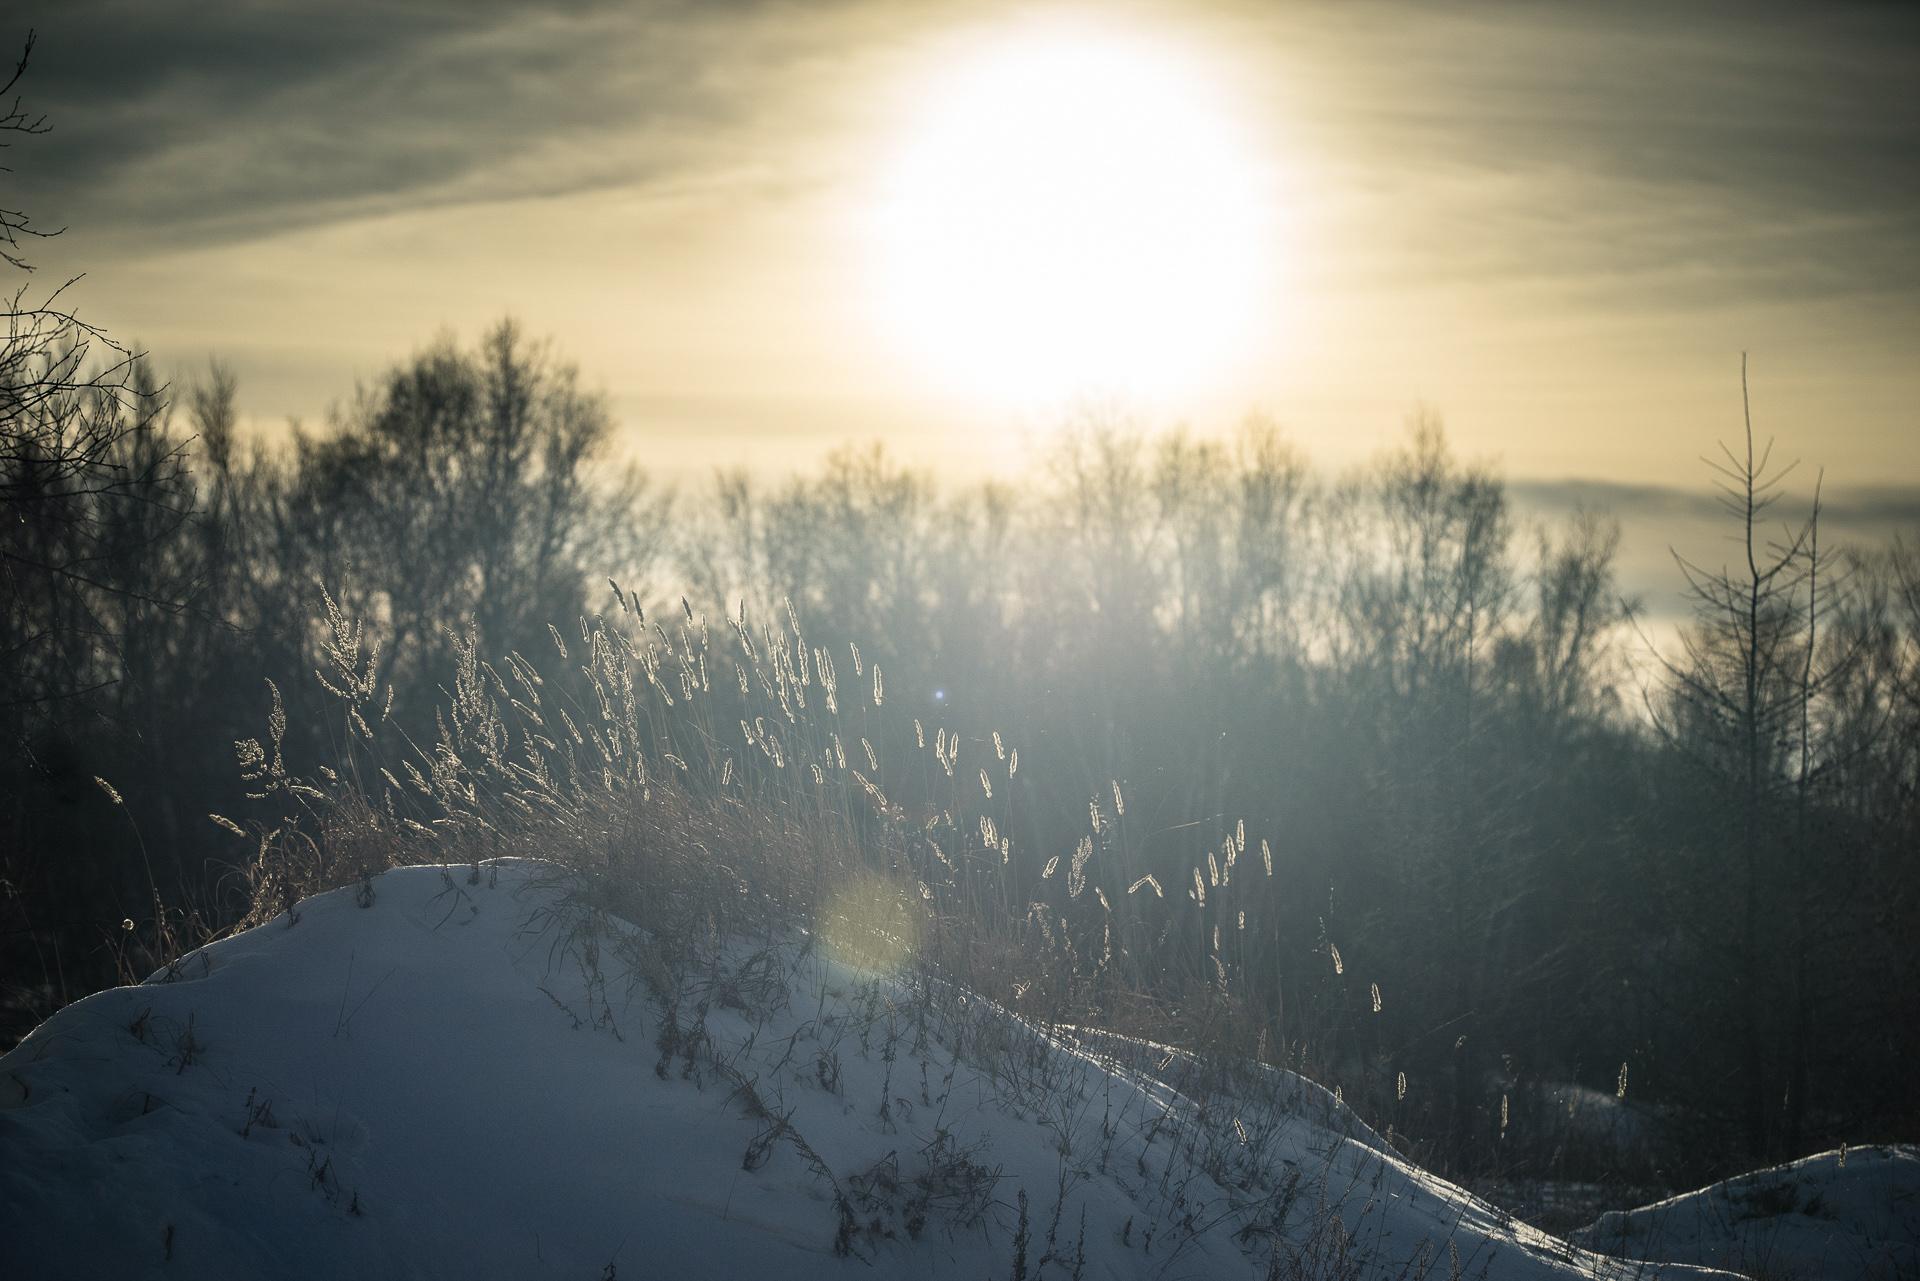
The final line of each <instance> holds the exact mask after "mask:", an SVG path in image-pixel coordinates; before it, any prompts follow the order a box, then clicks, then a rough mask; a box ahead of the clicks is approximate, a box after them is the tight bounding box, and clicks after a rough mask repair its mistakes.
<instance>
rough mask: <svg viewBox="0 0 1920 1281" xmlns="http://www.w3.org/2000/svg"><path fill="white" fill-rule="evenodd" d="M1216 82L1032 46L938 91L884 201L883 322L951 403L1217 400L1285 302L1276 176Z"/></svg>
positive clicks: (1185, 68)
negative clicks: (1210, 395)
mask: <svg viewBox="0 0 1920 1281" xmlns="http://www.w3.org/2000/svg"><path fill="white" fill-rule="evenodd" d="M1205 70H1206V69H1205V68H1203V67H1200V66H1196V65H1194V63H1193V61H1192V60H1191V59H1188V58H1183V57H1181V56H1180V55H1178V54H1176V53H1174V52H1172V51H1170V49H1169V48H1168V47H1167V45H1166V44H1165V42H1163V41H1158V40H1154V39H1151V38H1148V37H1146V36H1144V35H1137V34H1121V33H1116V32H1099V31H1089V30H1086V29H1084V28H1050V29H1045V30H1038V31H1035V30H1027V31H1022V32H1020V33H1018V34H1017V35H1016V36H1014V37H1012V38H1004V39H1001V40H998V41H992V42H988V43H987V45H986V47H984V48H980V49H976V50H973V51H972V52H971V56H968V57H965V58H963V59H961V60H960V62H959V65H957V66H956V67H954V68H953V69H952V70H950V71H948V72H947V73H946V74H944V75H941V76H936V77H932V78H930V80H929V81H928V82H927V83H924V84H922V85H920V86H917V87H916V89H915V91H914V94H913V98H912V102H913V109H912V110H911V111H910V112H909V115H908V120H907V123H906V125H905V127H904V129H903V130H902V133H901V136H900V141H899V145H898V146H897V147H896V148H895V149H894V151H893V154H892V155H891V157H890V162H889V163H888V164H887V166H886V167H885V172H884V177H883V180H882V184H881V189H880V193H879V195H878V198H877V200H876V201H875V203H874V210H875V221H874V226H873V228H872V232H873V234H872V236H871V237H870V239H869V244H870V246H871V255H872V262H871V266H872V268H873V272H874V284H875V290H874V294H875V297H876V300H877V301H878V303H879V315H880V319H881V323H882V324H883V325H884V326H885V327H886V329H887V331H888V334H889V337H890V338H891V339H892V340H894V341H895V342H896V343H897V344H898V346H899V348H900V350H901V351H902V352H903V354H904V355H905V356H907V357H908V358H909V359H911V360H912V361H913V362H914V363H915V364H917V365H918V366H920V367H921V368H922V369H923V370H925V371H927V372H929V373H930V374H932V375H933V376H935V377H937V378H938V379H939V380H940V381H941V382H942V383H943V384H945V385H946V387H947V389H948V390H950V391H953V392H957V393H960V394H964V395H967V396H969V397H972V398H974V399H977V400H983V401H987V402H992V403H995V404H1000V405H1011V406H1020V407H1024V408H1040V407H1045V406H1049V405H1054V404H1058V403H1060V402H1063V401H1068V400H1073V399H1079V398H1083V397H1098V398H1112V397H1119V398H1122V399H1124V400H1127V401H1135V402H1153V401H1159V400H1165V399H1167V398H1177V397H1180V396H1183V395H1187V394H1191V393H1193V392H1195V391H1197V390H1199V389H1202V388H1204V387H1205V386H1206V385H1207V384H1208V382H1209V380H1212V379H1217V378H1219V377H1221V376H1222V374H1223V372H1224V371H1225V370H1226V369H1227V368H1228V367H1229V366H1231V365H1233V364H1234V363H1235V362H1236V361H1238V360H1240V359H1242V358H1244V357H1245V356H1246V355H1247V348H1248V346H1249V344H1250V342H1251V341H1252V340H1253V338H1254V337H1255V335H1256V333H1257V332H1258V330H1259V328H1260V325H1261V323H1262V322H1263V321H1264V320H1265V319H1266V316H1267V313H1268V312H1269V311H1270V310H1271V307H1272V303H1273V297H1272V294H1273V289H1274V285H1273V279H1272V270H1271V269H1272V267H1273V264H1274V259H1275V249H1276V244H1275V241H1276V239H1277V236H1278V228H1277V225H1276V218H1275V209H1274V200H1273V195H1272V191H1271V182H1270V180H1269V178H1268V177H1267V175H1266V173H1265V171H1264V169H1263V166H1262V164H1261V163H1260V161H1259V159H1258V156H1257V153H1256V150H1255V148H1254V147H1253V146H1252V145H1251V143H1250V142H1249V139H1248V135H1247V132H1246V131H1245V130H1244V129H1242V128H1240V127H1238V126H1237V124H1236V118H1235V113H1234V111H1233V110H1232V104H1231V103H1230V102H1229V101H1227V100H1226V98H1225V97H1224V95H1223V94H1222V92H1221V91H1220V90H1219V88H1218V87H1217V85H1216V83H1215V81H1214V79H1213V78H1210V77H1209V76H1208V75H1207V74H1205Z"/></svg>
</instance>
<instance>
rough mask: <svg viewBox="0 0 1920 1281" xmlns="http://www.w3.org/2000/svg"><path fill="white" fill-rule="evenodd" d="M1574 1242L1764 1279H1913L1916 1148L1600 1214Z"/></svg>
mask: <svg viewBox="0 0 1920 1281" xmlns="http://www.w3.org/2000/svg"><path fill="white" fill-rule="evenodd" d="M1575 1235H1576V1237H1577V1238H1578V1239H1579V1240H1581V1241H1582V1242H1584V1243H1586V1244H1588V1245H1591V1246H1593V1247H1595V1248H1597V1249H1605V1250H1617V1251H1620V1252H1623V1253H1625V1252H1632V1253H1634V1254H1638V1255H1643V1256H1647V1257H1651V1258H1659V1259H1671V1260H1675V1261H1678V1262H1686V1263H1704V1264H1712V1265H1714V1266H1717V1267H1723V1268H1731V1269H1734V1270H1737V1271H1740V1272H1750V1273H1756V1274H1759V1275H1763V1276H1765V1277H1767V1278H1769V1279H1770V1281H1815V1279H1816V1278H1826V1277H1859V1278H1863V1279H1868V1278H1871V1279H1882V1278H1884V1279H1886V1281H1892V1279H1893V1278H1897V1277H1915V1276H1920V1148H1913V1147H1865V1148H1848V1149H1844V1150H1835V1151H1832V1152H1822V1153H1820V1154H1819V1155H1817V1156H1810V1157H1807V1158H1805V1159H1804V1160H1800V1161H1795V1162H1792V1163H1791V1164H1788V1165H1780V1166H1774V1167H1773V1168H1771V1169H1767V1170H1756V1171H1754V1172H1753V1173H1751V1174H1743V1175H1741V1176H1740V1177H1738V1178H1735V1179H1728V1180H1727V1181H1725V1182H1724V1183H1716V1184H1714V1185H1713V1186H1712V1187H1707V1188H1702V1189H1700V1190H1699V1191H1697V1192H1689V1193H1687V1194H1686V1195H1685V1196H1678V1197H1673V1198H1671V1199H1670V1200H1666V1201H1661V1202H1659V1203H1657V1204H1655V1205H1649V1206H1644V1207H1642V1208H1641V1209H1638V1210H1632V1211H1625V1212H1615V1213H1612V1214H1606V1215H1602V1216H1601V1217H1600V1219H1599V1220H1598V1221H1597V1222H1595V1223H1593V1224H1592V1225H1591V1226H1589V1227H1586V1228H1583V1229H1581V1231H1580V1232H1578V1233H1576V1234H1575Z"/></svg>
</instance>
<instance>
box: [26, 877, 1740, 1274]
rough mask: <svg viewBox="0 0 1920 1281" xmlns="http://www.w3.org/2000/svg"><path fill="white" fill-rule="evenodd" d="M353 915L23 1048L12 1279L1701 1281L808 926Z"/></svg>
mask: <svg viewBox="0 0 1920 1281" xmlns="http://www.w3.org/2000/svg"><path fill="white" fill-rule="evenodd" d="M364 898H365V896H364V895H361V894H359V893H357V892H356V891H354V890H343V891H338V892H335V893H332V894H328V895H323V896H321V897H318V898H315V899H312V900H309V901H308V902H306V903H304V904H302V905H301V907H300V908H299V912H298V920H297V921H296V922H294V923H291V924H289V922H288V919H287V918H286V917H285V916H283V917H281V918H280V919H278V920H277V921H275V922H273V923H271V924H269V925H267V926H264V927H262V928H260V929H256V930H253V931H250V932H248V933H245V934H241V935H239V936H237V937H234V938H232V939H229V940H226V941H224V942H221V943H218V944H216V945H214V946H212V947H210V948H208V949H206V951H205V952H204V953H203V954H196V955H195V956H194V957H192V958H189V960H188V961H187V962H186V963H185V964H183V965H182V966H180V967H179V968H178V969H177V971H175V972H173V973H171V974H162V975H157V976H156V977H155V978H154V979H153V980H152V981H150V982H148V983H147V984H145V985H142V986H139V987H133V988H121V989H116V990H113V991H108V992H102V993H99V994H97V995H95V996H92V997H89V998H88V999H86V1000H84V1001H81V1002H79V1003H77V1004H75V1005H73V1006H71V1007H69V1008H68V1009H66V1010H63V1011H62V1012H61V1013H60V1014H58V1015H57V1016H55V1017H54V1018H52V1019H50V1020H49V1021H48V1022H47V1023H46V1024H44V1025H43V1026H41V1027H40V1028H39V1029H37V1030H36V1031H35V1032H34V1033H33V1034H32V1035H31V1036H30V1037H29V1038H28V1039H27V1040H26V1041H25V1042H23V1043H22V1044H21V1045H20V1046H19V1047H18V1048H17V1049H15V1050H14V1051H13V1052H11V1053H9V1054H8V1055H6V1056H5V1057H4V1058H0V1276H5V1277H8V1278H31V1277H42V1276H60V1277H71V1276H112V1277H116V1278H133V1277H170V1276H185V1277H195V1278H228V1277H232V1278H240V1277H267V1276H272V1277H286V1278H299V1277H336V1276H344V1275H350V1274H358V1275H360V1276H363V1277H369V1278H371V1277H388V1276H407V1277H448V1278H454V1277H458V1278H463V1279H464V1278H492V1277H499V1278H544V1277H553V1278H572V1279H575V1281H592V1279H593V1278H605V1277H620V1278H634V1277H642V1278H646V1277H674V1278H679V1277H755V1276H780V1277H782V1278H792V1279H795V1281H802V1279H805V1278H813V1277H862V1276H876V1275H878V1276H901V1275H914V1276H925V1277H965V1278H969V1279H976V1281H977V1279H978V1278H981V1277H1008V1276H1020V1275H1024V1276H1025V1277H1028V1278H1035V1279H1038V1278H1053V1277H1058V1278H1066V1277H1070V1276H1081V1277H1086V1278H1122V1277H1139V1278H1149V1277H1152V1278H1178V1277H1247V1276H1255V1277H1258V1276H1265V1275H1269V1267H1270V1265H1271V1266H1272V1267H1273V1268H1274V1270H1275V1271H1274V1274H1276V1275H1282V1276H1309V1277H1320V1276H1326V1277H1334V1276H1341V1277H1348V1276H1354V1277H1361V1276H1366V1277H1406V1278H1413V1277H1422V1276H1431V1277H1435V1278H1448V1277H1451V1276H1461V1277H1470V1278H1471V1277H1483V1278H1486V1279H1487V1281H1521V1279H1524V1278H1549V1277H1616V1276H1617V1277H1626V1276H1655V1275H1664V1276H1699V1275H1702V1273H1701V1272H1699V1271H1698V1270H1694V1269H1689V1268H1684V1267H1679V1268H1671V1269H1668V1270H1665V1271H1655V1270H1643V1269H1641V1268H1639V1267H1637V1266H1635V1265H1628V1264H1622V1263H1619V1262H1616V1261H1612V1260H1607V1259H1603V1258H1601V1257H1600V1256H1597V1255H1593V1254H1589V1253H1587V1252H1585V1251H1583V1250H1580V1249H1577V1248H1575V1247H1573V1246H1571V1245H1569V1244H1567V1243H1565V1242H1561V1241H1557V1240H1554V1239H1553V1238H1550V1237H1546V1236H1544V1235H1542V1234H1539V1233H1536V1232H1533V1231H1531V1230H1530V1229H1527V1228H1525V1227H1524V1226H1521V1225H1517V1224H1514V1223H1512V1222H1510V1221H1507V1220H1505V1219H1504V1217H1503V1216H1502V1215H1501V1214H1500V1213H1499V1212H1498V1211H1496V1210H1494V1209H1493V1208H1491V1207H1490V1206H1488V1205H1486V1204H1485V1203H1483V1202H1479V1201H1476V1200H1474V1199H1473V1198H1471V1197H1468V1196H1467V1195H1466V1194H1465V1193H1463V1192H1461V1191H1459V1190H1458V1189H1456V1188H1454V1187H1452V1186H1451V1185H1448V1184H1446V1183H1444V1182H1441V1181H1440V1180H1438V1179H1435V1178H1433V1177H1432V1176H1430V1175H1427V1174H1425V1173H1424V1172H1422V1171H1420V1170H1418V1169H1415V1168H1413V1167H1410V1166H1408V1165H1407V1164H1406V1163H1404V1162H1403V1161H1401V1160H1400V1159H1399V1158H1398V1157H1396V1156H1394V1155H1393V1154H1392V1153H1391V1151H1390V1150H1388V1149H1387V1148H1386V1146H1385V1145H1384V1144H1383V1143H1381V1142H1380V1141H1379V1139H1378V1138H1377V1137H1376V1136H1374V1135H1373V1134H1372V1132H1371V1131H1369V1130H1368V1129H1367V1128H1366V1127H1365V1126H1364V1125H1362V1124H1361V1123H1360V1122H1359V1121H1358V1120H1356V1119H1355V1118H1354V1117H1353V1115H1352V1114H1351V1113H1350V1112H1348V1111H1347V1110H1346V1108H1345V1107H1344V1106H1343V1105H1341V1104H1339V1103H1338V1102H1337V1101H1335V1100H1334V1099H1333V1098H1332V1097H1331V1096H1330V1095H1328V1094H1327V1093H1326V1091H1324V1090H1322V1089H1320V1088H1319V1087H1318V1086H1315V1085H1312V1084H1311V1083H1309V1082H1306V1081H1303V1080H1302V1079H1300V1078H1299V1077H1297V1076H1294V1075H1292V1074H1289V1073H1284V1072H1279V1071H1275V1070H1272V1069H1265V1068H1261V1069H1249V1070H1247V1071H1245V1072H1242V1073H1237V1074H1232V1075H1230V1076H1221V1075H1217V1074H1216V1075H1211V1076H1209V1074H1208V1073H1206V1072H1203V1071H1202V1070H1201V1068H1200V1066H1199V1065H1198V1064H1196V1063H1195V1062H1193V1061H1192V1060H1190V1059H1188V1058H1186V1057H1185V1056H1183V1055H1180V1054H1177V1053H1175V1052H1172V1051H1169V1050H1166V1049H1165V1048H1163V1047H1155V1046H1149V1045H1146V1044H1144V1043H1141V1042H1134V1041H1126V1040H1124V1039H1122V1038H1116V1037H1110V1036H1102V1035H1098V1034H1092V1033H1076V1032H1073V1031H1072V1030H1066V1031H1060V1032H1056V1033H1052V1034H1049V1033H1044V1032H1042V1031H1041V1030H1038V1029H1036V1028H1034V1027H1032V1026H1030V1025H1028V1024H1026V1023H1023V1022H1021V1021H1019V1020H1017V1019H1015V1018H1013V1017H1012V1016H1010V1015H1008V1014H1006V1013H1005V1012H1003V1011H1001V1010H999V1009H998V1008H996V1007H994V1006H992V1005H991V1004H989V1003H986V1002H983V1001H981V1000H979V999H978V998H975V997H971V996H969V995H968V994H966V993H964V992H962V991H959V990H957V989H953V988H950V987H946V986H943V985H938V984H931V983H928V982H927V981H925V980H922V979H911V978H896V979H887V978H880V977H875V976H873V975H868V974H864V973H861V972H857V971H854V970H852V969H849V968H847V967H845V966H843V965H841V964H839V963H837V962H834V961H830V960H828V959H826V958H825V957H824V956H823V955H822V954H821V951H820V950H818V949H815V948H813V947H810V946H808V945H807V944H806V943H805V942H804V941H796V940H792V939H789V940H784V941H780V940H775V941H771V942H769V943H768V944H766V945H765V946H762V947H748V946H745V945H740V944H733V945H729V946H727V947H724V948H719V949H717V950H716V951H715V952H714V954H713V955H712V956H710V957H707V958H704V959H703V961H702V963H701V964H700V965H699V966H698V967H697V968H696V972H695V973H693V974H692V975H690V976H687V975H682V976H680V977H677V978H676V977H675V976H673V975H670V974H669V973H668V972H667V971H666V969H665V968H664V967H663V966H662V964H661V958H659V957H658V956H656V955H654V954H653V953H652V952H651V951H650V949H649V946H648V940H647V939H646V938H645V936H643V935H640V934H639V933H638V932H637V931H634V930H632V929H631V928H630V927H624V926H622V925H620V924H619V923H618V922H607V921H605V920H604V919H601V920H598V921H593V920H587V919H584V918H582V917H581V916H579V915H578V914H577V913H576V912H575V911H574V910H573V909H571V908H570V907H569V906H568V905H567V904H566V903H565V902H564V901H563V899H562V897H561V896H560V895H559V894H558V893H557V892H556V890H555V888H554V873H553V872H552V870H551V869H547V868H544V867H543V866H542V865H539V864H532V863H526V862H502V863H498V864H490V865H487V866H486V868H485V869H484V873H483V874H482V875H480V876H478V877H477V879H470V873H469V872H468V869H466V868H464V867H456V868H452V869H446V870H443V869H440V868H407V869H403V870H399V871H395V872H391V873H388V874H387V875H386V876H384V877H382V878H381V879H380V880H379V881H378V882H376V883H375V885H374V894H373V896H372V901H371V903H368V904H366V905H364V906H362V902H363V900H364ZM1023 1203H1024V1206H1025V1219H1024V1226H1023V1219H1022V1205H1023Z"/></svg>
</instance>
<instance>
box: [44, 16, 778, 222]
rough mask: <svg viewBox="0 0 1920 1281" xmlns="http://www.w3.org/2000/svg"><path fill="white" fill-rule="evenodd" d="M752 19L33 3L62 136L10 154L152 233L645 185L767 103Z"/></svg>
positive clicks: (93, 214) (54, 193)
mask: <svg viewBox="0 0 1920 1281" xmlns="http://www.w3.org/2000/svg"><path fill="white" fill-rule="evenodd" d="M756 23H757V19H756V18H755V16H754V13H753V12H752V10H751V8H750V7H747V6H731V7H720V8H716V7H714V6H707V5H700V6H695V5H691V4H686V5H654V6H649V7H636V6H631V5H609V4H593V3H572V4H563V5H542V6H538V7H533V6H525V5H520V4H512V3H504V2H499V0H478V2H470V0H442V2H439V3H425V4H413V5H397V4H389V3H380V2H377V0H345V2H344V3H327V4H315V5H311V6H307V7H305V8H304V9H296V8H294V7H291V6H287V5H284V4H272V3H250V4H249V3H242V4H238V5H223V6H208V5H199V4H189V3H184V2H182V0H170V2H166V3H149V2H147V0H56V2H53V3H48V2H46V0H29V6H28V10H27V13H26V14H25V22H24V23H23V24H22V26H23V27H24V26H27V25H31V26H37V27H38V28H39V29H40V45H39V47H38V49H37V50H36V53H35V56H34V64H33V66H32V68H31V70H30V73H29V79H28V80H27V81H26V82H25V84H24V85H23V89H24V91H25V92H26V94H27V96H28V98H29V100H30V102H31V104H32V105H33V106H34V107H35V109H36V110H40V111H44V112H46V113H47V114H48V115H49V117H50V118H51V119H52V120H53V122H54V126H55V130H56V132H55V133H54V134H53V135H52V136H50V137H48V138H44V139H38V140H35V141H34V143H33V146H32V150H31V152H28V151H26V150H22V151H20V152H18V153H17V159H16V168H17V169H18V170H20V175H19V182H20V186H21V187H22V188H23V189H24V190H25V192H26V193H27V194H26V196H25V197H23V199H26V200H31V201H32V203H33V207H34V208H36V209H44V210H46V212H45V213H44V214H42V215H41V216H42V219H43V220H44V221H50V222H51V221H61V222H65V223H69V224H72V225H76V226H84V227H86V228H87V232H88V236H89V238H90V239H93V238H96V237H98V238H108V239H116V240H135V241H138V242H140V243H142V244H144V245H146V246H148V247H167V246H178V245H183V244H184V245H198V244H207V243H217V242H220V241H224V240H232V239H243V238H248V237H252V236H256V235H260V234H263V233H267V232H274V231H280V230H285V229H289V228H295V227H300V226H305V225H311V224H314V223H318V222H328V221H334V220H339V219H343V218H351V217H358V216H364V215H366V214H372V213H382V212H390V211H394V210H397V209H405V208H413V207H420V206H425V205H432V204H435V203H442V202H446V201H466V200H478V199H506V198H514V197H519V196H528V195H553V194H559V193H564V192H566V191H570V190H576V189H584V188H592V187H600V186H605V185H610V184H618V183H636V182H644V181H648V180H650V179H655V178H657V177H659V176H660V175H661V174H663V173H669V172H679V171H682V170H684V169H685V168H686V167H687V166H689V165H692V164H695V163H697V161H698V159H699V157H700V155H701V154H702V153H703V152H704V151H707V150H710V149H711V147H712V144H713V142H714V140H715V139H717V138H719V137H720V136H722V135H723V134H724V133H725V131H726V129H727V128H728V127H729V126H731V125H733V124H735V123H737V122H738V121H739V120H741V119H742V118H744V117H745V116H746V115H748V114H749V113H751V112H752V111H754V110H757V109H759V108H760V107H761V106H762V105H763V104H762V103H761V102H760V101H758V100H757V96H756V94H755V93H754V92H753V89H752V85H751V83H750V82H745V83H743V82H741V81H739V80H737V79H732V78H730V77H729V76H728V75H727V74H726V72H727V70H728V69H727V67H726V61H727V58H728V56H729V54H730V53H732V54H742V53H744V51H745V44H746V42H745V41H743V40H742V39H741V38H740V37H741V35H742V29H743V28H746V27H752V26H754V25H755V24H756ZM10 25H11V24H10ZM734 70H736V71H737V70H738V68H735V69H734Z"/></svg>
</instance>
